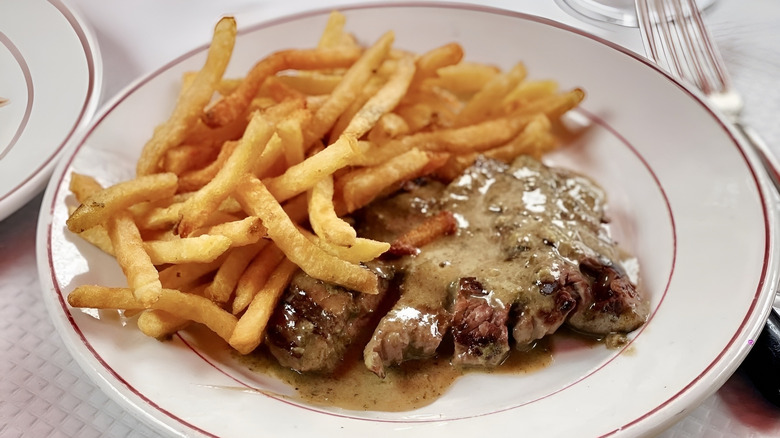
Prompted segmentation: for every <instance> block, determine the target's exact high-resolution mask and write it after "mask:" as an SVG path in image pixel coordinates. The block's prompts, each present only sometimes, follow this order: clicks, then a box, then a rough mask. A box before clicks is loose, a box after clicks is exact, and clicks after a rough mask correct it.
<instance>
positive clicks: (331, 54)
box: [202, 46, 360, 127]
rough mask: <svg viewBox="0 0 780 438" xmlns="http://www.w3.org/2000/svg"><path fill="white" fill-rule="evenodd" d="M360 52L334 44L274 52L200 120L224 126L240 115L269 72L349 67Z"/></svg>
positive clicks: (271, 73)
mask: <svg viewBox="0 0 780 438" xmlns="http://www.w3.org/2000/svg"><path fill="white" fill-rule="evenodd" d="M359 56H360V50H359V49H356V48H352V47H343V46H340V47H337V48H326V49H310V50H285V51H281V52H276V53H274V54H272V55H270V56H268V57H267V58H263V59H262V60H261V61H260V62H258V63H257V64H255V66H254V67H252V70H251V71H250V72H249V73H248V74H247V75H246V77H245V78H244V79H243V81H241V84H240V85H239V86H238V88H236V90H235V91H234V92H233V93H231V94H229V95H227V96H223V97H222V99H220V100H218V101H217V102H216V103H215V104H214V105H212V106H211V107H210V108H208V109H207V110H206V111H205V112H204V113H203V116H202V119H203V121H204V122H205V123H206V124H207V125H208V126H212V127H217V126H224V125H227V124H228V123H230V122H232V121H233V120H235V119H237V118H238V117H240V116H241V114H242V113H243V112H244V111H245V110H246V108H247V107H248V106H249V104H250V102H251V101H252V99H253V98H254V97H255V95H256V94H257V91H258V90H259V89H260V86H261V85H262V84H263V82H264V81H265V80H266V78H268V77H269V76H271V75H273V74H276V73H277V72H280V71H283V70H294V69H299V70H317V69H322V68H339V67H348V66H350V65H352V63H353V62H355V60H356V59H358V57H359Z"/></svg>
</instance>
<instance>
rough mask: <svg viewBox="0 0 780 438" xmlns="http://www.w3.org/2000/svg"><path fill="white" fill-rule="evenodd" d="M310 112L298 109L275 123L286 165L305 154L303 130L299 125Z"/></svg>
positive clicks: (304, 121) (306, 118) (300, 158)
mask: <svg viewBox="0 0 780 438" xmlns="http://www.w3.org/2000/svg"><path fill="white" fill-rule="evenodd" d="M310 116H311V113H309V111H306V110H304V109H299V110H297V111H295V112H293V113H292V114H290V116H289V117H288V118H286V119H284V120H282V121H281V122H279V123H277V124H276V133H277V134H278V135H279V139H280V140H281V141H282V150H283V151H284V157H285V160H286V162H287V167H290V166H294V165H296V164H298V163H300V162H301V161H303V159H304V158H305V156H306V151H305V150H304V147H305V146H304V144H303V131H302V130H301V127H302V126H303V124H304V123H306V122H307V121H308V120H309V117H310Z"/></svg>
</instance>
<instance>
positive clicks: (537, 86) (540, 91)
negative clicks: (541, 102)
mask: <svg viewBox="0 0 780 438" xmlns="http://www.w3.org/2000/svg"><path fill="white" fill-rule="evenodd" d="M557 92H558V83H557V82H555V81H551V80H543V81H523V82H520V83H519V84H517V86H516V87H515V88H514V89H513V90H512V91H510V92H509V93H507V95H506V96H504V98H503V100H502V101H501V105H502V106H503V107H504V111H507V112H510V111H512V109H513V108H517V107H519V106H521V105H526V104H528V103H530V102H531V101H534V100H538V99H541V98H544V97H548V96H552V95H554V94H555V93H557Z"/></svg>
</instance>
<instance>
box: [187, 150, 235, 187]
mask: <svg viewBox="0 0 780 438" xmlns="http://www.w3.org/2000/svg"><path fill="white" fill-rule="evenodd" d="M236 147H238V142H237V141H226V142H225V144H223V145H222V148H221V149H220V150H219V152H218V154H217V156H216V159H215V160H213V161H211V162H210V163H209V164H208V165H206V166H205V167H201V168H199V169H197V170H192V171H189V172H187V173H184V174H183V175H181V174H180V177H179V191H180V192H184V193H186V192H193V191H196V190H198V189H200V188H202V187H203V186H205V185H206V184H208V183H209V181H211V180H212V179H214V176H216V175H217V173H219V169H221V168H222V166H224V165H225V163H226V162H227V160H228V158H229V157H230V155H232V154H233V152H234V151H235V150H236Z"/></svg>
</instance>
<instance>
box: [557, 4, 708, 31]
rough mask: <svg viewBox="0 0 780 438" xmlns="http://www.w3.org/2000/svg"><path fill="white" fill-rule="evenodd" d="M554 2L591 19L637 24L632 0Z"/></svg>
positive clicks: (625, 24) (705, 5)
mask: <svg viewBox="0 0 780 438" xmlns="http://www.w3.org/2000/svg"><path fill="white" fill-rule="evenodd" d="M556 2H557V3H558V4H559V6H561V7H562V9H564V10H566V11H567V12H574V13H576V14H579V15H582V16H584V17H587V18H590V19H593V20H599V21H605V22H607V23H613V24H618V25H621V26H628V27H636V26H637V21H636V9H635V6H634V0H556ZM696 3H697V4H698V5H699V8H701V9H702V10H703V9H705V8H708V7H709V6H711V5H712V4H713V3H715V0H698V1H697V2H696Z"/></svg>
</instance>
